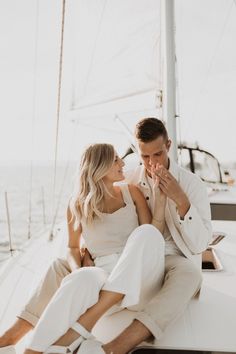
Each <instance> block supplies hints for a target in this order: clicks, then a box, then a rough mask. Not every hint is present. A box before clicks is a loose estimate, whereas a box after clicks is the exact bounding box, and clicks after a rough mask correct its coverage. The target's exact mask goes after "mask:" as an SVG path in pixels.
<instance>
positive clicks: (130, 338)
mask: <svg viewBox="0 0 236 354" xmlns="http://www.w3.org/2000/svg"><path fill="white" fill-rule="evenodd" d="M151 336H152V333H151V332H150V331H149V329H148V328H147V327H145V326H144V325H143V324H142V323H141V322H139V321H138V320H134V321H133V322H132V323H131V324H130V325H129V326H128V327H127V328H126V329H125V330H124V331H123V332H122V333H121V334H120V335H119V336H118V337H116V338H115V339H114V340H113V341H111V342H109V343H107V344H104V345H103V346H102V348H103V350H104V352H105V353H106V354H110V353H113V354H126V353H128V352H129V351H130V350H131V349H133V348H135V347H136V346H137V345H138V344H140V343H141V342H143V341H145V340H147V339H149V338H150V337H151Z"/></svg>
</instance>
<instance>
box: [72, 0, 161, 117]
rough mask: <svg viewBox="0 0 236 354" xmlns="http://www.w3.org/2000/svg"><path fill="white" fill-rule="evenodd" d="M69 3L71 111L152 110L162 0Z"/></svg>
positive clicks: (158, 77)
mask: <svg viewBox="0 0 236 354" xmlns="http://www.w3.org/2000/svg"><path fill="white" fill-rule="evenodd" d="M68 5H69V7H68V12H67V14H68V17H69V19H68V22H70V27H69V29H68V28H67V32H66V34H67V37H66V38H69V39H68V40H69V41H70V44H71V51H74V63H73V65H72V66H73V74H72V77H73V79H72V80H73V95H72V102H71V110H70V111H71V114H72V115H73V117H76V118H79V117H83V118H84V117H86V116H99V115H100V114H103V115H106V114H113V115H114V114H115V113H118V114H119V113H125V112H129V111H139V110H142V111H143V110H144V109H146V110H155V109H156V108H157V106H158V105H159V101H158V96H159V91H160V90H161V87H162V84H161V75H160V73H161V50H160V36H161V31H160V1H156V0H148V1H143V0H121V1H116V0H111V1H105V0H99V1H96V2H95V1H85V0H79V1H72V2H71V3H70V4H68Z"/></svg>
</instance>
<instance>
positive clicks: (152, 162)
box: [149, 157, 156, 166]
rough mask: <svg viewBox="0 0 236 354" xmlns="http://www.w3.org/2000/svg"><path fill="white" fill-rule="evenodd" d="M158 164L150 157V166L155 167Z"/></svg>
mask: <svg viewBox="0 0 236 354" xmlns="http://www.w3.org/2000/svg"><path fill="white" fill-rule="evenodd" d="M155 164H156V159H155V158H154V157H149V165H150V166H152V165H155Z"/></svg>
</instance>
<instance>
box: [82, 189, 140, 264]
mask: <svg viewBox="0 0 236 354" xmlns="http://www.w3.org/2000/svg"><path fill="white" fill-rule="evenodd" d="M120 189H121V192H122V196H123V200H124V203H125V206H124V207H122V208H120V209H118V210H116V211H115V212H113V213H112V214H108V213H102V217H101V219H100V218H96V219H95V220H94V222H93V224H92V225H86V224H85V223H84V222H83V219H82V220H81V224H82V236H83V238H84V240H85V244H86V247H87V249H88V251H89V252H90V254H91V255H92V257H93V258H96V257H102V256H107V255H110V254H113V253H121V252H122V250H123V248H124V246H125V244H126V241H127V239H128V237H129V235H130V234H131V232H132V231H133V230H134V229H135V228H136V227H138V225H139V224H138V216H137V213H136V208H135V205H134V202H133V199H132V197H131V195H130V192H129V187H128V185H127V184H121V185H120Z"/></svg>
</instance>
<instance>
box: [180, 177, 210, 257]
mask: <svg viewBox="0 0 236 354" xmlns="http://www.w3.org/2000/svg"><path fill="white" fill-rule="evenodd" d="M184 189H185V193H186V194H187V196H188V198H189V201H190V208H189V210H188V212H187V213H186V215H185V217H184V220H182V219H181V218H180V217H179V215H178V222H179V231H180V233H181V236H182V238H183V240H184V242H185V243H186V245H187V246H188V248H189V250H190V251H191V252H192V253H193V254H198V253H201V252H203V251H204V250H205V249H206V248H207V247H208V244H209V242H210V241H211V239H212V224H211V209H210V203H209V200H208V195H207V190H206V187H205V185H204V183H203V182H202V181H201V180H200V178H198V177H197V176H196V175H192V176H191V180H190V183H188V186H187V188H184Z"/></svg>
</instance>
